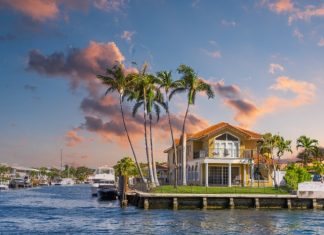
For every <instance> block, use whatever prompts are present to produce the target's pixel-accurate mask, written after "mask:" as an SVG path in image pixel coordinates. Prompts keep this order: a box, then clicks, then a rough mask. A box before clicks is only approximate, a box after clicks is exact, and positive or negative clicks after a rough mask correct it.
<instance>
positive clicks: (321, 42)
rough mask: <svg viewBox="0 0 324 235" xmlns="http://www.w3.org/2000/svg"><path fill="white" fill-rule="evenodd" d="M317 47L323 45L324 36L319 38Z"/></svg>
mask: <svg viewBox="0 0 324 235" xmlns="http://www.w3.org/2000/svg"><path fill="white" fill-rule="evenodd" d="M317 45H318V46H319V47H324V38H321V39H320V40H319V42H318V43H317Z"/></svg>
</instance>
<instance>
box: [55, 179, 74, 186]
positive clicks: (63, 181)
mask: <svg viewBox="0 0 324 235" xmlns="http://www.w3.org/2000/svg"><path fill="white" fill-rule="evenodd" d="M74 184H75V182H74V180H73V179H72V178H62V179H60V180H58V181H56V182H55V183H54V185H74Z"/></svg>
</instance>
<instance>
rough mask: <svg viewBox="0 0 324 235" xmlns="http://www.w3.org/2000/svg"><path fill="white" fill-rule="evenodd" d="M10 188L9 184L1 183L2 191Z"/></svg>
mask: <svg viewBox="0 0 324 235" xmlns="http://www.w3.org/2000/svg"><path fill="white" fill-rule="evenodd" d="M8 189H9V187H8V185H5V184H0V191H2V190H8Z"/></svg>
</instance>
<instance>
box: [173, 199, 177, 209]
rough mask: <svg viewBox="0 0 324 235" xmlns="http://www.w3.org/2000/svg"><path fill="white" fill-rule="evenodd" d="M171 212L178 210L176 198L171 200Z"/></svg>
mask: <svg viewBox="0 0 324 235" xmlns="http://www.w3.org/2000/svg"><path fill="white" fill-rule="evenodd" d="M173 210H178V198H176V197H174V198H173Z"/></svg>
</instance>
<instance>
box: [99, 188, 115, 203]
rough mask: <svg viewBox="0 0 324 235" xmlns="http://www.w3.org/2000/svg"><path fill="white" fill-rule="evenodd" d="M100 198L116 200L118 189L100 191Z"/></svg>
mask: <svg viewBox="0 0 324 235" xmlns="http://www.w3.org/2000/svg"><path fill="white" fill-rule="evenodd" d="M98 196H99V198H100V199H101V200H116V199H117V197H118V192H117V189H114V190H112V189H109V190H107V189H98Z"/></svg>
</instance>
